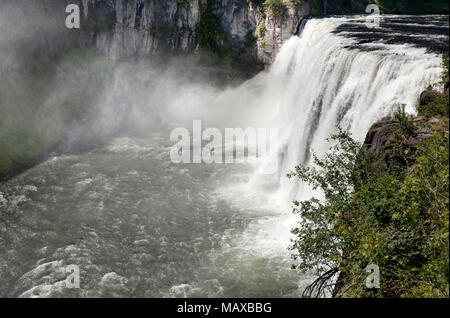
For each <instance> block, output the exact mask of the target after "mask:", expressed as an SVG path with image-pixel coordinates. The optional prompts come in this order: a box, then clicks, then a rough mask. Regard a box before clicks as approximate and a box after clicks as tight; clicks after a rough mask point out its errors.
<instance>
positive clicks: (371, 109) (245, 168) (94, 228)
mask: <svg viewBox="0 0 450 318" xmlns="http://www.w3.org/2000/svg"><path fill="white" fill-rule="evenodd" d="M366 22H367V20H366V19H365V18H364V17H330V18H323V19H311V20H309V21H308V22H307V23H306V25H305V27H304V28H303V30H302V33H301V34H300V35H299V36H294V37H292V38H291V39H290V40H288V41H287V42H286V43H285V44H284V46H283V48H282V49H281V51H280V52H279V54H278V56H277V59H276V61H275V62H274V64H273V65H272V66H271V68H270V70H269V71H267V72H263V73H261V74H259V75H258V76H256V77H255V78H253V79H251V80H249V81H247V82H246V83H244V84H242V85H240V86H239V87H235V88H228V89H225V90H219V89H215V88H214V87H197V88H196V89H192V87H190V88H189V89H183V88H179V90H178V91H177V92H176V93H174V92H173V91H171V90H170V89H165V90H164V89H162V90H160V93H159V95H158V96H159V99H158V103H162V104H163V105H162V106H163V107H164V108H165V109H166V111H165V114H164V116H163V117H164V118H166V120H167V118H170V120H167V121H173V122H175V123H176V124H174V126H180V125H181V126H183V127H187V128H189V127H191V126H192V119H203V120H204V121H205V123H207V124H208V125H209V126H214V127H216V126H217V127H242V128H246V127H249V126H252V127H273V128H277V129H279V139H278V140H277V142H276V145H271V146H272V148H271V150H272V154H270V155H269V156H276V157H277V159H279V163H280V165H279V169H278V171H277V172H276V173H273V174H271V175H266V174H263V173H261V171H260V170H259V169H258V167H256V168H255V167H254V166H250V165H247V164H209V165H208V164H189V163H184V164H175V163H173V162H172V161H171V160H170V150H171V149H172V146H173V142H171V141H170V140H169V136H170V129H169V128H168V127H165V128H161V129H160V130H159V131H156V132H155V131H154V132H152V133H149V134H147V135H146V136H144V137H139V138H137V137H129V136H123V137H120V138H114V139H111V140H109V141H108V143H107V145H105V146H103V147H99V148H97V149H94V150H92V151H89V152H87V153H82V154H67V155H59V156H53V157H52V158H50V159H48V160H47V161H46V162H43V163H41V164H40V165H38V166H35V167H33V168H31V169H29V170H28V171H26V172H25V173H23V174H21V175H19V176H17V177H15V178H13V179H11V180H9V181H7V182H5V183H3V184H0V209H2V213H4V214H7V215H8V216H9V217H10V219H9V221H8V222H7V223H5V224H3V223H2V224H1V225H0V226H1V229H2V232H1V233H0V234H1V237H2V247H1V250H0V253H1V254H2V255H1V258H0V274H1V276H0V295H2V296H14V297H15V296H22V297H46V296H68V297H72V296H73V297H78V296H81V297H91V296H92V297H102V296H116V297H299V296H300V295H301V292H302V289H303V288H304V287H305V285H306V284H307V283H308V282H310V281H311V279H312V278H313V277H312V276H310V275H299V274H298V273H297V272H295V271H292V270H291V269H290V265H291V263H292V260H291V259H290V252H289V250H288V249H287V248H288V246H289V243H290V239H291V235H290V229H291V228H292V227H293V226H294V225H295V223H296V222H297V221H298V220H297V217H296V216H294V215H292V214H291V209H290V201H291V200H293V199H302V198H308V197H310V196H311V194H312V193H311V191H310V190H309V189H308V188H306V187H304V186H303V185H301V184H299V183H298V182H296V181H295V180H289V179H287V178H286V177H285V175H286V173H287V172H289V171H291V170H292V169H293V168H294V167H295V165H297V164H300V163H302V164H309V163H310V157H311V152H312V151H315V152H317V153H318V154H319V155H320V154H323V153H324V152H325V151H326V149H327V148H328V146H329V145H328V144H327V143H326V142H325V139H326V138H327V137H328V136H329V135H330V134H331V133H333V132H334V131H335V129H336V125H337V124H339V125H340V126H341V127H342V128H344V129H348V130H350V131H351V132H352V134H353V135H354V136H355V138H356V139H358V140H359V141H362V140H363V138H364V136H365V134H366V132H367V130H368V128H369V127H370V125H371V124H372V123H373V122H375V121H376V120H377V119H380V118H382V117H384V116H387V115H390V114H392V113H393V112H394V111H395V110H396V109H397V108H398V106H399V105H400V104H402V103H403V104H406V107H407V110H408V111H409V112H411V113H413V112H414V106H415V104H416V103H417V98H418V95H419V94H420V92H421V91H422V90H423V89H424V88H426V87H427V86H428V85H430V84H433V83H436V82H438V81H439V77H440V73H441V70H442V68H441V57H440V55H438V53H439V52H440V51H442V50H445V47H446V46H447V45H448V17H442V16H427V17H400V16H386V17H384V18H383V19H382V20H381V25H380V26H378V27H375V28H370V27H369V28H368V27H367V26H366V25H365V23H366ZM136 76H137V77H139V74H136ZM119 77H120V76H119ZM124 85H126V83H125V84H124ZM124 85H121V86H124ZM159 88H161V87H159ZM137 89H139V88H136V87H134V91H136V90H137ZM149 90H150V88H149ZM140 93H142V94H144V93H143V92H140ZM161 94H162V95H164V96H162V95H161ZM134 95H138V94H136V93H135V94H134ZM141 106H142V105H141ZM142 107H145V105H144V106H142ZM136 117H140V116H139V114H138V115H136ZM189 125H190V126H189ZM68 265H77V266H78V267H79V269H80V288H79V289H69V288H66V285H65V278H66V277H67V275H68V274H67V272H66V267H67V266H68Z"/></svg>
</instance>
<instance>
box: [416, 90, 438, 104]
mask: <svg viewBox="0 0 450 318" xmlns="http://www.w3.org/2000/svg"><path fill="white" fill-rule="evenodd" d="M439 96H441V94H440V93H438V92H436V91H433V90H429V89H428V90H426V91H423V92H422V94H420V106H425V105H427V104H429V103H432V102H434V101H435V100H436V99H438V98H439Z"/></svg>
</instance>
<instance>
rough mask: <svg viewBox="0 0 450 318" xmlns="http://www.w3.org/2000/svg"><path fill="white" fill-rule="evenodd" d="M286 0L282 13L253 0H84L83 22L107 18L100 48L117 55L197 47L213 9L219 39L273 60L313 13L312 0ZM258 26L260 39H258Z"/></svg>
mask: <svg viewBox="0 0 450 318" xmlns="http://www.w3.org/2000/svg"><path fill="white" fill-rule="evenodd" d="M280 2H281V3H282V7H281V10H279V11H277V12H276V13H274V12H271V10H269V9H268V8H267V6H265V5H264V4H262V3H261V1H260V2H252V1H247V0H166V1H159V0H147V1H144V0H115V1H113V0H109V1H102V0H81V1H80V5H81V6H82V7H83V12H84V21H83V22H82V28H83V27H89V26H91V25H92V24H93V23H95V24H96V25H97V26H98V24H99V22H102V23H103V25H102V27H103V29H100V28H98V27H97V29H95V30H93V32H95V38H96V40H95V42H96V48H97V49H98V50H99V51H101V52H104V53H106V54H108V55H109V56H110V57H112V58H114V59H119V58H124V57H131V56H138V57H149V56H151V55H154V54H161V53H167V52H170V53H174V54H179V53H183V54H186V53H192V52H194V51H195V50H196V49H198V48H199V47H200V46H201V43H199V40H198V39H199V34H198V33H199V32H200V31H199V26H200V25H201V23H202V19H205V18H206V16H207V15H205V13H206V12H207V13H209V17H211V16H215V17H217V19H218V21H219V22H220V26H218V27H219V28H221V30H220V31H223V32H224V35H225V36H224V37H220V38H217V39H216V40H217V42H218V43H217V44H218V46H219V47H223V46H225V44H228V45H230V44H231V45H230V46H231V47H232V48H233V49H235V50H236V49H237V50H244V49H246V51H247V55H250V56H251V57H253V58H255V59H256V60H257V61H259V62H262V63H264V64H270V63H271V62H272V60H273V58H274V57H275V56H276V54H277V52H278V50H279V49H280V47H281V45H282V44H283V42H284V41H285V40H286V39H288V38H289V37H291V36H292V35H293V34H296V33H297V32H298V29H299V26H300V23H301V21H302V20H303V19H304V18H305V17H306V16H308V15H309V14H310V9H309V5H308V4H307V3H306V2H303V3H302V4H298V5H296V4H295V3H294V2H292V1H290V0H280ZM262 25H264V28H263V29H262V28H261V26H262ZM258 26H260V27H259V33H258V34H257V35H256V37H258V39H257V41H253V42H252V40H251V39H252V37H255V32H256V30H257V29H258ZM207 32H214V30H207Z"/></svg>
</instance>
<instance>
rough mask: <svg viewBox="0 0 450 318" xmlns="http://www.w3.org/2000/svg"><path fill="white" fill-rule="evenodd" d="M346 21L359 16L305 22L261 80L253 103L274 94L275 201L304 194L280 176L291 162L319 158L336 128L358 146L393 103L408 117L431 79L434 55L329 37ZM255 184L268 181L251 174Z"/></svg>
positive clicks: (437, 69)
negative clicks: (403, 106) (258, 97)
mask: <svg viewBox="0 0 450 318" xmlns="http://www.w3.org/2000/svg"><path fill="white" fill-rule="evenodd" d="M350 19H352V20H353V21H356V22H355V23H359V25H361V24H363V23H364V17H360V18H357V17H356V18H355V17H353V18H334V17H333V18H324V19H310V20H308V22H307V23H306V25H305V27H304V30H303V31H302V33H301V34H300V36H294V37H292V38H291V39H290V40H288V41H287V42H286V43H285V45H284V46H283V48H282V49H281V51H280V53H279V55H278V56H277V58H276V60H275V62H274V64H273V65H272V67H271V69H270V71H269V74H268V76H267V78H266V83H265V85H266V88H265V92H264V94H263V95H264V96H262V97H261V101H264V100H269V101H270V102H274V98H273V96H277V98H276V99H275V104H276V105H275V107H277V109H278V115H277V116H276V118H275V119H274V120H273V122H272V125H274V126H276V127H278V128H279V129H280V139H279V142H278V144H277V145H276V147H275V148H276V149H275V150H276V151H273V153H272V156H276V155H277V156H278V157H279V158H280V159H281V162H280V166H279V171H278V174H277V175H276V176H272V179H271V181H272V182H275V183H278V186H279V196H278V197H279V198H280V200H286V199H304V198H309V197H310V195H311V193H310V191H308V190H306V189H304V188H303V186H301V185H300V184H298V182H297V181H295V180H289V179H287V178H286V177H285V176H286V174H287V173H288V172H290V171H292V170H293V168H294V167H295V166H296V165H298V164H311V153H312V152H315V153H317V154H318V155H319V156H320V155H323V154H324V153H325V151H326V150H327V149H328V148H329V146H330V145H329V144H328V143H327V142H326V141H325V140H326V138H328V137H329V136H330V135H331V134H333V133H334V132H335V131H336V127H337V125H339V126H340V127H342V128H343V129H345V130H348V131H350V132H351V133H352V135H353V137H354V138H355V139H357V140H358V141H362V140H363V139H364V137H365V134H366V132H367V131H368V129H369V128H370V126H371V125H372V124H373V123H374V122H375V121H377V120H379V119H381V118H383V117H385V116H388V115H392V114H393V113H394V112H395V111H396V109H397V108H398V107H399V106H400V105H401V104H406V110H407V111H408V112H409V113H414V112H415V105H416V103H417V98H418V96H419V94H420V92H421V91H423V90H424V89H425V88H426V87H427V86H428V85H430V84H433V83H436V82H438V81H439V77H440V74H441V70H442V67H441V57H440V56H439V55H438V54H434V53H429V52H427V50H426V48H420V47H414V46H412V45H409V44H386V43H382V41H379V42H377V41H375V42H368V43H366V44H364V45H358V46H357V45H356V42H355V40H354V39H353V38H352V37H351V36H348V37H347V36H345V34H344V35H343V34H337V32H336V30H337V29H338V28H339V27H340V26H341V25H343V24H344V23H348V22H349V20H350ZM269 96H271V97H270V98H269ZM271 146H273V145H271ZM263 179H264V180H265V182H267V180H268V178H267V176H262V175H260V174H259V173H258V172H256V174H255V176H254V177H253V184H254V185H257V184H260V183H261V181H262V180H263ZM255 180H257V181H255ZM286 196H288V198H286Z"/></svg>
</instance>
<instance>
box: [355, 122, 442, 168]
mask: <svg viewBox="0 0 450 318" xmlns="http://www.w3.org/2000/svg"><path fill="white" fill-rule="evenodd" d="M412 121H413V124H414V127H415V129H414V132H413V133H411V134H410V135H405V134H404V133H400V135H401V137H399V134H396V133H395V132H396V131H399V129H400V128H399V127H400V126H399V124H400V123H399V121H398V120H397V119H386V120H380V121H378V122H376V123H375V124H373V125H372V127H371V128H370V129H369V131H368V132H367V135H366V139H365V140H364V144H363V151H364V152H365V153H366V154H367V155H369V156H371V157H376V158H377V160H378V161H377V162H378V163H379V164H381V165H384V166H385V167H387V168H389V166H390V162H391V161H392V160H403V161H404V160H405V159H406V160H407V161H408V164H412V163H413V162H414V160H415V153H416V150H417V148H418V146H420V145H421V144H422V143H423V142H425V141H427V140H429V139H430V138H432V137H433V133H434V132H436V131H439V130H445V129H448V127H446V124H445V122H444V120H443V119H442V118H440V117H431V118H425V117H423V116H418V117H414V118H413V119H412ZM399 138H401V139H402V140H399ZM405 138H406V139H405ZM400 141H401V143H402V144H403V146H404V147H406V149H408V156H407V158H392V157H391V155H392V148H393V146H395V145H398V144H399V142H400Z"/></svg>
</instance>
